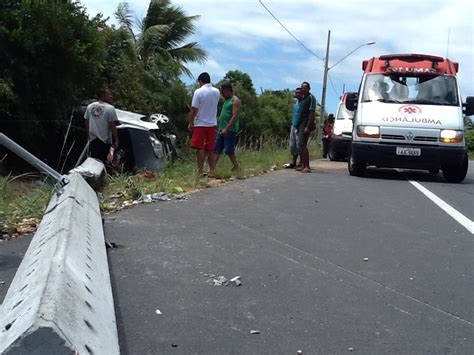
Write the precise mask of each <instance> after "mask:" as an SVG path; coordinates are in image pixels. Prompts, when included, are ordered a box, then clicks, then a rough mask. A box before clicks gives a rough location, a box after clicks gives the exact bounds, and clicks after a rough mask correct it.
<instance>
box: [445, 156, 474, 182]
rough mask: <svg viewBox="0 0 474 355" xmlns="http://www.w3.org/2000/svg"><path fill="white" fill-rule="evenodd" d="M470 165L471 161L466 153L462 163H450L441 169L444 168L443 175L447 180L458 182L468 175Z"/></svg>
mask: <svg viewBox="0 0 474 355" xmlns="http://www.w3.org/2000/svg"><path fill="white" fill-rule="evenodd" d="M468 165H469V162H468V158H467V153H466V154H465V155H464V158H463V160H462V162H461V163H460V164H449V165H446V166H444V167H443V168H442V169H441V170H443V176H444V178H445V179H446V180H448V181H449V182H455V183H458V182H461V181H463V180H464V178H465V177H466V175H467V169H468Z"/></svg>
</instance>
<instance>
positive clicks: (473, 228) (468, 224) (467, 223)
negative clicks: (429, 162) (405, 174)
mask: <svg viewBox="0 0 474 355" xmlns="http://www.w3.org/2000/svg"><path fill="white" fill-rule="evenodd" d="M408 182H409V183H410V184H412V185H413V186H415V187H416V188H417V189H418V190H419V191H420V192H421V193H422V194H423V195H425V196H426V197H428V198H429V199H430V200H431V201H433V203H434V204H435V205H437V206H438V207H439V208H441V209H442V210H443V211H444V212H446V213H447V214H448V215H450V216H451V217H452V218H453V219H454V220H455V221H456V222H458V223H459V224H460V225H461V226H463V227H464V228H466V229H467V230H468V231H469V232H471V234H474V221H471V220H470V219H469V218H467V217H466V216H465V215H463V214H462V213H461V212H459V211H458V210H456V209H455V208H453V207H452V206H451V205H449V204H447V203H446V202H444V201H443V200H442V199H440V198H439V197H438V196H436V195H435V194H434V193H432V192H431V191H430V190H428V189H427V188H426V187H424V186H423V185H421V184H420V183H418V182H416V181H412V180H408Z"/></svg>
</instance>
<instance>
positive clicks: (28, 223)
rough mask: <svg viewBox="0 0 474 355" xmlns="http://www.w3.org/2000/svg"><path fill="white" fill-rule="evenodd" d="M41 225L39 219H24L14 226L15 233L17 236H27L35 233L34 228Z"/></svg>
mask: <svg viewBox="0 0 474 355" xmlns="http://www.w3.org/2000/svg"><path fill="white" fill-rule="evenodd" d="M40 223H41V219H38V218H25V219H23V220H22V221H21V222H20V223H18V225H17V226H16V232H17V233H18V234H29V233H34V232H36V228H37V227H38V225H39V224H40Z"/></svg>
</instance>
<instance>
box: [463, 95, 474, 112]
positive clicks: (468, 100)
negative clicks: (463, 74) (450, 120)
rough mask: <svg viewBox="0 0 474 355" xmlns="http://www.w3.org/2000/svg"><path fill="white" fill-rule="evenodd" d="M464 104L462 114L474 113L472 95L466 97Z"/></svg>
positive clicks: (473, 98) (473, 97)
mask: <svg viewBox="0 0 474 355" xmlns="http://www.w3.org/2000/svg"><path fill="white" fill-rule="evenodd" d="M463 106H464V114H465V115H466V116H472V115H474V96H468V97H466V103H465V104H464V105H463Z"/></svg>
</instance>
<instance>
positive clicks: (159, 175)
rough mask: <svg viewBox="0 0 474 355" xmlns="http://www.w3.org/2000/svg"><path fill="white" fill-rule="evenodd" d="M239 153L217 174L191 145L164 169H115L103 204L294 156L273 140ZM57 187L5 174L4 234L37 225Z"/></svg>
mask: <svg viewBox="0 0 474 355" xmlns="http://www.w3.org/2000/svg"><path fill="white" fill-rule="evenodd" d="M236 156H237V159H238V161H239V164H240V166H241V169H240V171H239V172H238V174H236V175H232V173H231V170H230V169H231V163H230V161H229V159H228V158H227V157H226V156H225V155H222V157H221V159H220V161H219V163H218V167H217V171H216V176H215V177H213V178H210V177H205V178H199V177H198V176H197V171H196V162H195V156H194V152H193V151H191V150H188V149H185V150H183V151H181V152H180V157H181V158H180V159H177V160H176V161H175V162H173V163H172V164H170V165H169V166H167V167H166V168H164V169H162V170H161V171H157V172H154V173H150V172H139V173H137V174H133V175H132V174H126V173H116V174H111V175H109V176H108V181H107V186H106V187H105V188H104V189H103V190H102V191H101V192H100V193H99V201H100V206H101V210H102V211H103V212H107V211H113V210H116V209H119V208H121V207H124V206H129V205H132V204H133V203H132V201H136V200H137V199H138V198H140V196H141V195H144V194H150V193H156V192H166V193H171V194H184V193H190V192H193V191H196V190H200V189H205V188H209V187H213V186H216V185H220V184H223V183H225V182H227V181H230V180H235V179H245V178H248V177H252V176H256V175H260V174H263V173H266V172H268V171H273V170H278V169H281V168H282V166H283V164H285V163H288V162H290V160H291V156H290V154H289V149H288V148H281V146H278V145H271V144H268V145H265V146H264V147H263V148H261V149H260V150H248V149H237V151H236ZM310 156H311V159H316V158H320V157H321V149H320V148H319V147H317V146H316V145H311V146H310ZM12 180H14V181H12ZM37 181H38V180H37ZM53 191H54V188H53V186H52V184H50V183H41V184H38V182H35V181H34V180H31V179H23V180H22V179H11V178H9V177H1V176H0V239H1V238H2V236H3V235H4V234H7V235H9V236H12V235H13V236H16V235H17V234H22V233H29V232H32V231H34V228H35V227H36V224H38V223H39V220H40V219H41V218H42V215H43V212H44V209H45V208H46V206H47V204H48V202H49V199H50V198H51V196H52V193H53Z"/></svg>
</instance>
